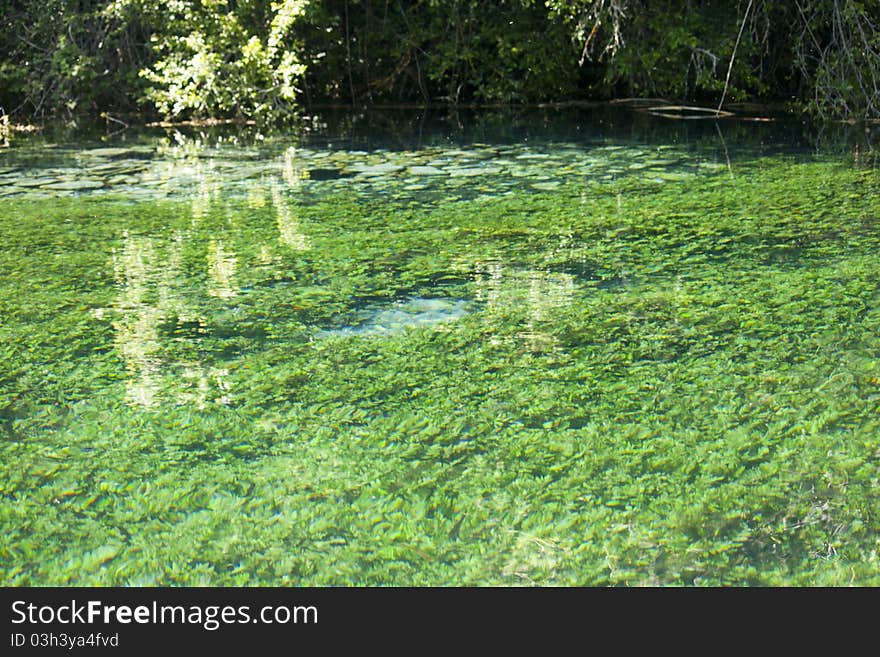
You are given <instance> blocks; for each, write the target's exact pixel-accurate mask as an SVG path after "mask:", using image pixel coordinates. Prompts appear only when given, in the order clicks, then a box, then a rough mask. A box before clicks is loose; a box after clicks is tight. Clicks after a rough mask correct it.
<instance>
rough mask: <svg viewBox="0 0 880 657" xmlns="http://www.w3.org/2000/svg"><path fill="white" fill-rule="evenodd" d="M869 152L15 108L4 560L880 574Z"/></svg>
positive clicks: (747, 141) (1, 273) (660, 135)
mask: <svg viewBox="0 0 880 657" xmlns="http://www.w3.org/2000/svg"><path fill="white" fill-rule="evenodd" d="M865 139H867V141H865ZM873 162H874V160H873V156H872V151H871V144H870V135H867V137H866V136H865V135H864V134H859V135H857V136H856V137H853V136H852V133H848V132H846V131H844V130H843V129H841V131H840V132H835V131H834V130H830V132H829V130H827V129H825V128H822V129H818V128H815V129H814V128H813V127H809V126H804V125H803V124H800V123H795V122H791V121H785V120H779V121H776V122H772V123H764V122H744V121H720V122H718V123H716V122H714V121H708V122H707V121H700V122H694V121H689V122H680V121H678V122H677V121H670V120H664V119H650V120H649V119H648V118H646V117H644V116H641V115H637V114H635V113H631V112H630V113H627V112H626V111H624V110H621V109H619V108H618V109H615V110H614V111H613V112H611V113H610V114H609V113H603V112H589V113H588V112H574V111H571V112H569V111H564V112H562V111H560V112H554V111H549V110H548V111H540V112H539V111H534V112H522V113H513V114H510V113H508V114H503V113H502V114H492V113H483V114H473V115H447V114H440V115H434V114H419V113H409V114H406V113H385V114H382V113H379V114H368V115H340V116H333V115H328V116H327V117H324V118H323V119H321V120H317V119H316V120H314V121H313V122H311V123H309V124H307V125H306V126H304V128H303V130H302V131H300V132H298V133H296V134H286V135H259V134H256V133H255V132H254V131H253V130H252V129H251V130H250V131H248V130H245V131H236V130H231V129H225V130H207V129H205V130H198V129H183V128H181V129H167V130H166V129H153V130H146V131H126V132H124V133H120V134H116V135H110V136H108V135H91V136H90V135H88V134H78V135H53V134H46V135H43V136H38V137H33V138H27V139H25V138H22V139H17V140H15V141H13V143H12V144H11V146H10V147H9V148H7V149H4V150H3V151H0V243H2V244H3V249H2V250H0V431H2V438H3V439H2V442H0V449H2V459H0V462H2V476H0V490H2V493H3V497H2V501H0V518H2V520H0V522H2V525H3V533H4V541H3V544H2V546H0V556H2V566H0V569H2V570H0V572H2V573H3V581H4V583H6V584H19V585H45V584H76V585H85V584H98V585H127V584H135V585H143V584H147V585H153V584H156V585H169V584H215V585H258V584H265V585H327V584H333V585H339V584H343V585H376V584H397V585H484V584H502V585H512V584H517V585H518V584H538V585H551V584H565V585H569V584H578V585H584V584H586V585H606V584H634V585H635V584H701V583H702V584H736V585H742V584H771V585H772V584H835V585H836V584H846V583H851V582H852V583H858V584H875V583H878V582H880V580H878V564H877V556H876V555H877V550H878V548H880V545H878V533H877V530H878V529H880V524H878V523H880V518H878V511H880V508H878V503H877V499H878V498H877V495H876V492H877V485H878V480H877V457H878V453H880V452H878V449H880V443H878V428H880V419H878V415H877V409H878V406H877V404H878V401H880V361H878V353H880V332H878V329H880V311H878V308H880V304H878V300H880V296H878V283H880V265H878V263H877V259H876V254H877V252H878V247H880V227H878V217H880V196H878V194H877V192H878V174H877V171H876V169H875V168H874V164H873Z"/></svg>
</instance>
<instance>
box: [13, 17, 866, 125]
mask: <svg viewBox="0 0 880 657" xmlns="http://www.w3.org/2000/svg"><path fill="white" fill-rule="evenodd" d="M878 27H880V5H878V4H877V3H864V2H858V1H856V0H802V1H801V2H798V3H789V2H781V1H777V0H739V1H738V2H729V1H722V0H686V1H685V2H673V1H672V0H656V1H654V0H652V1H651V2H648V1H647V0H546V1H542V0H492V1H491V2H489V1H484V0H274V1H273V0H169V1H167V2H166V1H163V0H39V1H38V0H6V2H5V3H4V6H3V9H2V18H0V114H15V115H20V116H32V117H45V116H50V115H54V116H58V115H65V114H68V115H72V114H76V113H83V112H84V113H88V114H93V115H97V114H99V113H101V112H105V111H133V110H146V111H148V112H151V113H156V114H160V115H163V116H166V117H169V118H177V119H179V118H189V117H195V118H206V117H238V118H243V117H247V118H254V119H257V120H260V121H263V122H270V121H275V120H278V119H285V118H289V117H292V116H295V114H296V110H297V108H298V107H299V106H302V105H303V104H305V105H311V104H316V103H343V104H351V105H363V104H370V103H420V104H426V103H449V104H462V103H519V102H536V101H550V100H570V99H578V98H609V97H615V96H617V97H619V96H663V97H666V98H670V99H678V100H689V101H697V102H706V103H713V104H714V103H717V102H718V101H719V99H720V98H721V97H722V95H725V97H726V98H728V99H736V100H753V99H777V100H778V99H782V100H786V101H789V100H797V101H799V102H800V104H801V106H802V107H804V108H805V109H807V110H810V111H812V112H814V113H815V114H818V115H820V116H823V117H847V118H877V117H880V29H878Z"/></svg>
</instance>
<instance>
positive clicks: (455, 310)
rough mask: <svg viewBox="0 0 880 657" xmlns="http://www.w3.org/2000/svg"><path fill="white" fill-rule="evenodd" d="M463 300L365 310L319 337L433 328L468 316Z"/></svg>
mask: <svg viewBox="0 0 880 657" xmlns="http://www.w3.org/2000/svg"><path fill="white" fill-rule="evenodd" d="M470 305H471V304H470V302H468V301H466V300H464V299H445V298H432V297H411V298H409V299H404V300H402V301H397V302H394V303H392V304H390V305H389V304H381V305H373V306H369V307H367V308H364V309H363V310H362V311H361V312H360V313H359V314H358V315H357V318H356V320H355V321H354V322H352V323H351V324H348V325H346V326H341V327H338V328H334V329H326V330H322V331H319V332H318V334H317V335H318V337H332V336H346V335H382V334H388V333H397V332H400V331H403V330H404V329H407V328H420V327H423V326H433V325H435V324H442V323H445V322H451V321H455V320H457V319H459V318H461V317H463V316H465V315H466V314H468V312H470Z"/></svg>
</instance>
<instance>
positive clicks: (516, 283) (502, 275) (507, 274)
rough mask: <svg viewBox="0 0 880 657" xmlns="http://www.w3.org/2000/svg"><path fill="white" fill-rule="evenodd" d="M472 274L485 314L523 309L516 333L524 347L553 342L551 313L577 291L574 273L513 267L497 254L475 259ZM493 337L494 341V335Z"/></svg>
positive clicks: (551, 345) (533, 348) (546, 345)
mask: <svg viewBox="0 0 880 657" xmlns="http://www.w3.org/2000/svg"><path fill="white" fill-rule="evenodd" d="M460 266H461V265H460ZM473 276H474V284H475V298H476V299H477V301H480V302H483V303H484V304H485V306H486V312H487V313H488V314H489V315H493V314H494V315H503V314H506V313H510V312H511V310H513V309H523V310H524V313H525V318H524V321H523V323H522V326H523V328H522V330H521V331H519V332H518V333H517V337H518V338H520V339H521V340H522V341H523V344H524V346H525V347H526V348H527V349H529V350H531V351H544V350H547V349H552V348H555V347H556V346H557V339H556V338H555V337H554V336H553V335H552V334H551V333H550V332H549V331H547V328H549V327H550V326H551V325H552V322H553V319H554V313H555V312H556V311H558V310H559V309H561V308H564V307H565V306H568V305H570V304H571V303H572V301H573V300H574V298H575V295H576V294H577V293H578V284H577V280H576V278H575V276H573V275H571V274H568V273H564V272H554V271H547V270H536V269H517V268H516V267H515V266H514V265H513V264H509V263H505V262H504V261H502V260H501V259H500V258H499V259H492V260H483V261H478V262H476V263H475V264H474V265H473ZM493 341H494V342H497V339H495V340H493Z"/></svg>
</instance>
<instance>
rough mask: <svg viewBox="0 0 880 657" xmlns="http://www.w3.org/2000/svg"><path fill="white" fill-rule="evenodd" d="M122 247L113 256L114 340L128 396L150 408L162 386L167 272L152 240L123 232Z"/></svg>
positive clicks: (137, 403)
mask: <svg viewBox="0 0 880 657" xmlns="http://www.w3.org/2000/svg"><path fill="white" fill-rule="evenodd" d="M123 244H124V246H123V249H122V252H121V253H118V254H114V256H113V272H114V277H115V280H116V283H117V287H118V289H119V294H118V296H117V298H116V300H115V302H114V304H113V310H114V311H115V319H114V321H113V328H114V329H115V331H116V333H115V339H114V341H115V343H116V348H117V349H118V351H119V353H120V355H121V356H122V358H123V360H124V361H125V369H126V372H127V374H128V378H127V380H126V398H127V400H128V401H129V403H131V404H134V405H138V406H144V407H146V408H151V407H153V406H155V405H156V404H157V403H158V399H157V397H158V393H159V389H160V387H161V383H160V378H161V369H162V368H161V359H160V353H161V348H160V342H159V330H158V327H159V324H160V322H161V321H162V317H163V313H162V310H161V309H160V308H159V299H156V293H157V292H158V293H159V296H160V297H164V298H165V299H167V294H163V292H167V289H168V286H167V281H165V282H163V281H162V280H161V277H162V275H163V274H165V273H167V270H165V269H164V268H157V267H156V266H155V264H156V262H157V257H156V253H155V245H154V242H153V240H151V239H150V238H147V237H134V236H131V235H129V234H128V233H127V232H126V233H125V234H124V235H123Z"/></svg>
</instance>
